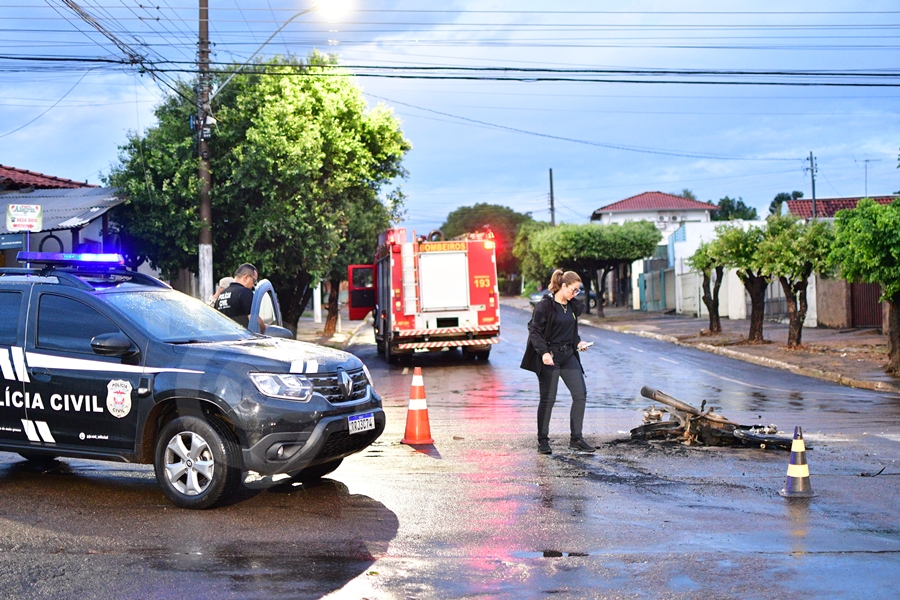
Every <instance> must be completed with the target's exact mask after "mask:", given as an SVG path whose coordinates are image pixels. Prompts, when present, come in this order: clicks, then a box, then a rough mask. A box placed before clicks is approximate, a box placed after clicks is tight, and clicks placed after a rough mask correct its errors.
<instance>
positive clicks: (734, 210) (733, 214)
mask: <svg viewBox="0 0 900 600" xmlns="http://www.w3.org/2000/svg"><path fill="white" fill-rule="evenodd" d="M717 207H718V210H716V211H715V212H713V214H712V217H711V219H712V220H713V221H734V220H735V219H742V220H744V221H755V220H756V219H758V218H759V215H757V214H756V209H755V208H753V207H750V206H747V205H746V204H744V200H743V199H742V198H738V199H737V200H735V199H734V198H729V197H728V196H725V197H724V198H722V199H721V200H719V204H718V205H717Z"/></svg>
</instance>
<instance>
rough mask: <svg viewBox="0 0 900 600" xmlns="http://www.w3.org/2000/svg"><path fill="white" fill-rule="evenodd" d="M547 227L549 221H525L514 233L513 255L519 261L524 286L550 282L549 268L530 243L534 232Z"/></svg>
mask: <svg viewBox="0 0 900 600" xmlns="http://www.w3.org/2000/svg"><path fill="white" fill-rule="evenodd" d="M547 227H550V223H548V222H546V221H526V222H524V223H522V225H521V226H520V227H519V233H517V234H516V242H515V244H514V245H513V256H515V257H516V259H518V261H519V270H520V271H521V272H522V278H523V279H524V280H525V285H526V286H528V285H533V284H536V285H539V286H540V287H541V288H544V287H546V286H547V284H548V283H549V282H550V269H549V267H547V265H545V264H544V263H543V261H541V256H540V255H539V254H538V253H537V251H536V250H535V249H534V245H533V244H532V239H533V237H534V236H535V234H537V233H538V232H539V231H542V230H543V229H546V228H547Z"/></svg>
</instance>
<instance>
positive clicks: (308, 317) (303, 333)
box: [297, 304, 367, 350]
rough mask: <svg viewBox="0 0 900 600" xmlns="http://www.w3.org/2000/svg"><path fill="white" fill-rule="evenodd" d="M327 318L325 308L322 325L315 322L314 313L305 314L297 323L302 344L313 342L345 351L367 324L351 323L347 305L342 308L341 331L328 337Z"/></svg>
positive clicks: (360, 322) (361, 322)
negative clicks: (326, 331) (351, 340)
mask: <svg viewBox="0 0 900 600" xmlns="http://www.w3.org/2000/svg"><path fill="white" fill-rule="evenodd" d="M327 318H328V310H326V309H325V307H322V322H321V323H316V322H314V321H313V317H312V312H310V311H307V312H305V313H303V316H302V317H300V320H299V321H298V322H297V339H298V340H300V341H301V342H312V343H314V344H319V345H320V346H328V347H330V348H337V349H338V350H343V349H344V347H345V346H347V344H349V343H350V339H351V338H352V337H353V336H354V335H356V334H357V332H358V331H359V330H360V329H362V327H363V325H365V324H366V322H367V321H351V320H350V316H349V312H348V310H347V305H346V304H345V305H343V306H341V320H340V325H341V331H340V332H339V333H335V334H334V335H330V336H328V335H325V333H324V329H325V320H326V319H327Z"/></svg>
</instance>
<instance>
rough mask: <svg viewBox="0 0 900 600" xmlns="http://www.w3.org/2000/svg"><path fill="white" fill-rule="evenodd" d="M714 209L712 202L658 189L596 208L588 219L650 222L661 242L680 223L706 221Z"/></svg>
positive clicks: (616, 221) (601, 221) (614, 221)
mask: <svg viewBox="0 0 900 600" xmlns="http://www.w3.org/2000/svg"><path fill="white" fill-rule="evenodd" d="M714 210H716V207H715V205H713V204H708V203H706V202H699V201H697V200H691V199H689V198H682V197H681V196H674V195H672V194H664V193H662V192H644V193H643V194H638V195H637V196H632V197H631V198H625V199H624V200H619V201H618V202H613V203H612V204H607V205H606V206H603V207H601V208H598V209H597V210H595V211H594V212H593V214H592V215H591V221H599V222H600V224H601V225H608V224H610V223H628V222H630V221H652V222H654V223H656V226H657V227H658V228H659V230H660V231H661V232H662V234H663V241H665V240H666V239H668V237H669V236H670V235H672V234H673V233H674V232H675V231H676V230H677V229H678V228H679V227H681V224H682V223H684V222H694V223H709V221H710V218H709V215H710V212H711V211H714Z"/></svg>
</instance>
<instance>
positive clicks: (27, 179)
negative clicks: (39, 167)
mask: <svg viewBox="0 0 900 600" xmlns="http://www.w3.org/2000/svg"><path fill="white" fill-rule="evenodd" d="M27 187H32V188H34V189H37V190H49V189H60V188H87V187H99V186H97V185H92V184H89V183H82V182H80V181H72V180H71V179H63V178H62V177H53V176H52V175H44V174H43V173H36V172H34V171H26V170H25V169H17V168H15V167H7V166H4V165H0V189H7V190H17V189H20V188H27Z"/></svg>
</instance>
